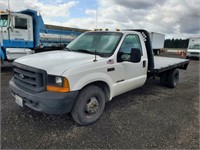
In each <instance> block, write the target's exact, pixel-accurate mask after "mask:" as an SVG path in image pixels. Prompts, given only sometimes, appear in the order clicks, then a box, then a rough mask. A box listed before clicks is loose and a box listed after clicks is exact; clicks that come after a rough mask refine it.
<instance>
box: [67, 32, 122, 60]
mask: <svg viewBox="0 0 200 150" xmlns="http://www.w3.org/2000/svg"><path fill="white" fill-rule="evenodd" d="M121 37H122V33H116V32H87V33H84V34H82V35H81V36H79V37H78V38H77V39H75V40H74V41H72V42H71V43H70V44H69V45H68V46H67V48H68V49H70V50H71V51H77V52H83V53H89V54H95V53H96V54H97V55H100V56H102V57H109V56H111V55H112V54H113V52H114V50H115V48H116V47H117V44H118V43H119V41H120V39H121ZM95 51H96V52H95Z"/></svg>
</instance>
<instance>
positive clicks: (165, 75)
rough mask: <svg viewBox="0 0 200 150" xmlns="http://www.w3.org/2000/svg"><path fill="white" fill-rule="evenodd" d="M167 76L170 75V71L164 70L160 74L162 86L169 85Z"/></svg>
mask: <svg viewBox="0 0 200 150" xmlns="http://www.w3.org/2000/svg"><path fill="white" fill-rule="evenodd" d="M167 76H168V73H167V72H164V73H162V74H161V75H160V84H161V85H162V86H166V85H167V82H168V81H167Z"/></svg>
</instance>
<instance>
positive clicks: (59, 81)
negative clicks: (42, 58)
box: [47, 75, 70, 92]
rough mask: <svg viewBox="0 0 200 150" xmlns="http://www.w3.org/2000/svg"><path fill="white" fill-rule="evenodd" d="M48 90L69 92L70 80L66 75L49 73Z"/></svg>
mask: <svg viewBox="0 0 200 150" xmlns="http://www.w3.org/2000/svg"><path fill="white" fill-rule="evenodd" d="M47 91H54V92H69V91H70V86H69V81H68V79H67V78H65V77H61V76H53V75H48V79H47Z"/></svg>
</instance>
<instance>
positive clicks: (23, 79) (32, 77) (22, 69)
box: [13, 63, 46, 92]
mask: <svg viewBox="0 0 200 150" xmlns="http://www.w3.org/2000/svg"><path fill="white" fill-rule="evenodd" d="M13 68H14V82H15V83H16V84H17V85H19V86H21V87H22V88H25V89H27V90H30V91H33V92H42V91H44V90H45V89H46V72H45V71H44V70H41V69H37V68H32V67H29V66H25V65H21V64H18V63H14V64H13Z"/></svg>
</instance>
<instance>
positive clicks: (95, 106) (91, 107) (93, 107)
mask: <svg viewBox="0 0 200 150" xmlns="http://www.w3.org/2000/svg"><path fill="white" fill-rule="evenodd" d="M99 105H100V104H99V101H98V98H97V97H91V98H89V99H88V101H87V103H86V105H85V114H86V116H87V117H89V118H90V117H93V116H94V115H95V114H96V113H97V112H98V110H99Z"/></svg>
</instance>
